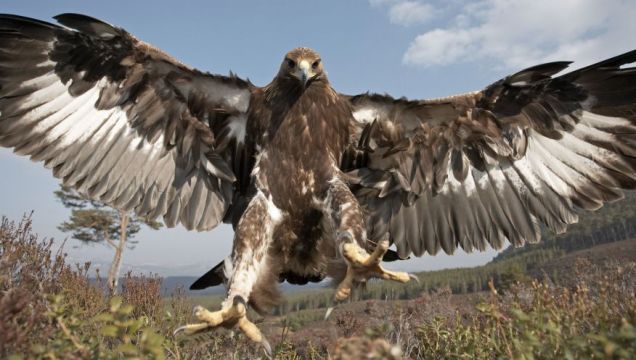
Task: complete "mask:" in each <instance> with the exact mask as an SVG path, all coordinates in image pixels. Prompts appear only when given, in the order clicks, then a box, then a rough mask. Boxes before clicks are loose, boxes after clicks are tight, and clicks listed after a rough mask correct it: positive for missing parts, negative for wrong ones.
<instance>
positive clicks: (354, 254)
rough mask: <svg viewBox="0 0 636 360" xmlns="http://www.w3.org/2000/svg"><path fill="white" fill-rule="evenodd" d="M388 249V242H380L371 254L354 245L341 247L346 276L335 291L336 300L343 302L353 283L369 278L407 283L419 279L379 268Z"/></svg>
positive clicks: (404, 273) (349, 244)
mask: <svg viewBox="0 0 636 360" xmlns="http://www.w3.org/2000/svg"><path fill="white" fill-rule="evenodd" d="M388 249H389V242H388V241H381V242H380V243H378V245H377V246H376V248H375V250H374V251H373V253H371V254H368V253H367V252H366V251H365V250H364V249H363V248H361V247H360V246H359V245H358V244H356V243H345V244H344V245H342V255H343V256H344V258H345V260H346V261H347V265H348V266H347V274H346V275H345V278H344V280H342V282H341V283H340V284H339V285H338V288H337V289H336V295H335V298H336V300H338V301H340V300H345V299H347V298H348V297H349V295H351V288H352V287H353V284H354V282H365V281H367V280H368V279H370V278H380V279H384V280H391V281H397V282H401V283H407V282H409V281H410V280H415V281H418V280H419V279H418V278H417V277H416V276H415V275H412V274H409V273H407V272H403V271H390V270H386V269H384V268H383V267H382V266H380V262H381V261H382V257H383V256H384V254H385V253H386V252H387V250H388Z"/></svg>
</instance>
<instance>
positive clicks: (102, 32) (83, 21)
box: [53, 13, 123, 37]
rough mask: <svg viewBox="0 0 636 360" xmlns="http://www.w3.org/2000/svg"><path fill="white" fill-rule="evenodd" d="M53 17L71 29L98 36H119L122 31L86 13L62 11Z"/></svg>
mask: <svg viewBox="0 0 636 360" xmlns="http://www.w3.org/2000/svg"><path fill="white" fill-rule="evenodd" d="M53 18H54V19H55V20H57V21H58V22H59V23H60V24H62V25H64V26H68V27H69V28H71V29H75V30H78V31H80V32H82V33H85V34H90V35H95V36H98V37H114V36H120V35H122V32H123V31H122V30H121V29H119V28H117V27H115V26H113V25H111V24H109V23H106V22H104V21H102V20H99V19H96V18H94V17H91V16H87V15H82V14H75V13H64V14H59V15H56V16H54V17H53Z"/></svg>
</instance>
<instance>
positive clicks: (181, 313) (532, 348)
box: [0, 219, 636, 359]
mask: <svg viewBox="0 0 636 360" xmlns="http://www.w3.org/2000/svg"><path fill="white" fill-rule="evenodd" d="M612 246H613V247H608V246H607V245H606V247H605V248H603V247H597V248H595V249H598V250H594V252H595V253H598V254H621V256H626V257H622V258H620V259H619V260H618V261H617V260H612V257H611V256H609V255H608V256H605V257H603V256H599V257H597V258H593V259H591V260H590V259H587V258H585V257H578V256H574V255H576V254H575V253H568V254H566V252H567V249H563V248H553V247H545V248H535V249H534V250H533V251H524V252H518V253H511V254H509V255H506V256H502V257H501V258H500V259H498V260H497V261H495V262H492V263H490V264H488V265H486V266H483V267H478V268H473V269H454V270H447V271H437V272H431V273H422V274H419V277H420V280H421V283H420V285H416V284H411V285H408V286H394V285H392V284H387V283H385V282H377V283H376V282H374V283H371V284H369V286H368V289H367V290H368V291H367V292H365V293H363V294H364V295H362V294H360V293H359V294H358V298H357V299H354V300H353V301H350V302H347V303H344V304H337V305H336V306H335V307H334V308H333V311H332V312H331V315H330V316H329V318H328V319H326V320H325V319H324V317H325V312H326V307H328V306H331V305H333V304H332V303H331V302H330V301H331V300H330V298H331V296H332V292H331V291H329V290H313V291H311V292H310V293H306V294H302V293H301V294H298V295H295V296H292V297H291V298H290V299H289V301H288V303H287V305H286V307H283V306H281V307H280V308H279V309H278V310H277V311H278V313H277V314H273V315H271V316H267V317H265V318H262V319H260V320H257V322H258V323H259V326H260V327H261V328H262V329H263V330H264V331H265V333H266V335H267V337H268V339H269V340H270V343H271V344H272V347H273V356H274V357H275V358H277V359H327V358H329V357H331V358H334V359H360V358H373V359H409V358H412V359H418V358H423V359H429V358H431V359H446V358H455V359H464V358H481V359H493V358H524V359H552V358H566V359H567V358H571V359H578V358H602V359H605V358H616V359H627V358H633V357H634V356H636V328H635V327H634V326H636V294H635V292H636V263H634V260H635V259H636V256H633V255H635V254H636V242H635V241H633V240H631V241H624V242H621V243H616V245H612ZM52 249H53V246H52V242H51V241H49V240H42V239H38V238H37V236H36V235H34V234H33V233H32V232H31V229H30V221H29V219H25V220H24V221H22V222H21V223H19V224H15V223H11V222H9V221H7V220H3V221H2V224H0V358H10V359H201V358H214V359H217V358H218V359H245V358H259V357H260V358H263V357H264V354H263V352H262V350H261V349H259V348H258V347H256V346H253V345H252V344H250V343H249V342H247V341H246V340H245V339H244V338H243V336H242V335H241V334H239V333H235V332H232V331H228V330H225V329H220V330H216V331H214V332H208V333H203V334H200V335H196V336H194V337H183V336H180V337H173V336H172V335H171V333H172V331H173V330H174V329H175V328H176V327H177V326H178V325H181V324H184V323H186V322H188V321H192V318H191V309H192V306H193V305H194V303H195V302H200V300H203V299H201V298H197V299H196V300H193V299H191V298H188V297H186V296H185V295H184V292H183V291H181V290H180V289H177V290H176V291H174V292H173V294H172V296H169V297H162V295H161V294H162V291H161V290H162V283H161V278H159V277H157V276H143V275H135V274H131V273H128V274H126V276H125V277H124V278H123V280H122V291H121V294H120V296H117V297H111V296H110V295H109V292H108V291H107V289H106V288H107V286H106V284H105V282H104V281H102V280H100V279H99V277H98V279H97V282H95V281H90V280H91V279H90V277H94V273H93V272H92V270H91V269H90V266H89V264H81V265H71V264H68V263H67V262H66V259H65V256H64V254H63V253H62V252H58V253H54V252H52ZM599 259H603V260H602V261H600V260H599ZM608 259H609V260H608ZM566 261H569V267H568V266H566V265H567V264H565V262H566ZM543 269H552V270H549V271H547V272H546V271H543ZM564 272H568V274H569V276H567V277H566V276H563V273H564ZM208 302H209V304H212V303H214V302H215V300H214V299H208ZM209 304H206V305H209ZM251 316H252V318H254V319H258V316H257V315H256V314H252V315H251Z"/></svg>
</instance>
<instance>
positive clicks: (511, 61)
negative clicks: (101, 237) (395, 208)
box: [0, 0, 636, 275]
mask: <svg viewBox="0 0 636 360" xmlns="http://www.w3.org/2000/svg"><path fill="white" fill-rule="evenodd" d="M2 12H7V13H15V14H19V15H24V16H30V17H35V18H39V19H42V20H48V21H52V19H51V17H52V16H54V15H56V14H59V13H63V12H78V13H84V14H87V15H91V16H94V17H97V18H100V19H102V20H105V21H107V22H110V23H112V24H115V25H117V26H120V27H123V28H125V29H126V30H128V31H129V32H131V33H132V34H134V35H135V36H137V37H138V38H140V39H142V40H144V41H147V42H150V43H152V44H153V45H155V46H157V47H159V48H161V49H163V50H165V51H167V52H168V53H170V54H171V55H173V56H174V57H176V58H177V59H179V60H181V61H183V62H184V63H186V64H189V65H191V66H194V67H197V68H199V69H202V70H206V71H210V72H213V73H220V74H227V73H228V72H229V71H230V70H231V71H233V72H235V73H236V74H238V75H239V76H241V77H248V78H249V79H250V80H251V81H252V82H254V83H255V84H256V85H265V84H266V83H268V82H269V81H270V80H271V79H272V78H273V76H274V75H275V73H276V71H277V69H278V66H279V64H280V61H281V60H282V57H283V55H284V54H285V52H287V51H288V50H290V49H292V48H294V47H297V46H309V47H312V48H314V49H316V50H317V51H319V52H320V53H321V55H322V58H323V62H324V65H325V68H326V70H327V72H328V74H329V78H330V81H331V83H332V84H333V86H334V87H335V88H336V89H337V90H339V91H341V92H343V93H348V94H355V93H360V92H365V91H372V92H381V93H384V92H386V93H389V94H391V95H393V96H407V97H409V98H427V97H439V96H445V95H451V94H454V93H461V92H466V91H472V90H477V89H480V88H483V87H484V86H486V85H487V84H489V83H490V82H493V81H495V80H497V79H499V78H500V77H502V76H505V75H507V74H509V73H512V72H514V71H516V70H520V69H521V68H523V67H524V66H529V65H532V64H535V63H538V62H541V61H548V60H555V59H560V60H578V61H580V62H579V63H577V66H580V65H585V64H587V63H590V62H592V61H595V60H599V59H602V58H605V57H609V56H612V55H615V54H617V53H620V52H623V51H627V50H630V49H631V48H634V47H636V43H635V42H633V40H632V39H633V34H635V33H636V25H635V24H634V23H636V22H633V19H634V18H636V5H635V4H634V2H628V1H620V0H610V1H604V2H601V1H592V0H562V1H558V2H554V1H543V0H535V1H529V0H519V1H514V2H510V1H503V0H482V1H462V0H450V1H443V2H442V1H440V2H430V1H414V0H407V1H405V0H371V1H363V0H356V1H341V0H333V1H311V2H309V1H271V2H270V1H268V2H266V1H226V2H221V1H181V2H179V3H177V2H174V1H112V0H111V1H102V2H89V1H64V0H56V1H48V2H42V1H28V0H20V1H4V2H3V6H2ZM0 169H1V174H2V175H0V199H1V201H0V214H3V215H7V216H8V217H9V218H11V219H19V218H20V217H21V216H22V214H23V213H25V212H29V211H31V210H34V211H35V214H34V227H35V229H36V231H37V232H38V233H40V234H41V235H43V236H51V237H55V238H56V239H63V238H64V237H65V235H64V234H62V233H60V232H59V231H57V230H56V229H55V228H56V226H57V225H58V224H59V223H60V222H62V221H63V220H64V219H65V218H66V217H67V216H68V211H67V210H66V209H64V208H63V207H62V206H61V205H60V204H59V203H57V202H56V201H55V199H54V197H53V194H52V193H53V191H54V190H55V189H56V188H57V183H58V182H57V181H56V180H55V179H54V178H53V177H52V175H51V174H50V173H49V171H48V170H46V169H44V168H43V167H42V166H41V165H40V164H35V163H31V162H30V161H29V160H28V159H26V158H20V157H17V156H15V155H13V154H12V153H11V152H10V151H8V150H6V149H0ZM137 239H138V240H139V243H138V245H137V247H136V248H135V249H134V250H133V251H128V252H127V253H126V254H125V255H124V263H125V268H131V267H132V268H135V269H138V270H156V271H160V272H161V273H162V274H164V275H167V274H192V275H197V274H198V273H200V272H202V271H205V270H207V268H209V266H211V265H214V264H216V263H217V262H218V261H220V260H221V259H222V258H223V257H225V256H226V255H227V254H228V253H229V251H230V246H231V239H232V231H231V228H230V227H228V226H221V227H219V228H217V229H215V230H214V231H212V232H211V233H189V232H187V231H185V230H183V229H180V228H178V229H170V230H165V229H164V230H161V231H158V232H151V231H144V232H142V233H141V234H140V235H139V236H138V237H137ZM78 244H79V243H78V242H77V241H74V240H69V241H68V243H67V246H66V249H67V252H68V253H69V256H70V258H71V259H72V260H73V261H80V262H83V261H87V260H90V261H93V262H95V263H108V262H109V261H110V258H111V251H110V249H108V248H107V247H105V246H82V247H79V248H75V246H76V245H78ZM494 253H495V252H494V251H489V252H486V253H483V254H472V255H466V254H459V255H456V256H453V257H448V256H443V255H438V256H436V257H430V256H426V257H424V258H422V259H416V260H409V261H406V262H401V263H400V264H394V265H393V267H394V268H400V269H407V270H420V269H436V268H442V267H454V266H468V265H475V264H480V263H484V262H486V261H488V260H489V259H490V258H492V256H493V255H494Z"/></svg>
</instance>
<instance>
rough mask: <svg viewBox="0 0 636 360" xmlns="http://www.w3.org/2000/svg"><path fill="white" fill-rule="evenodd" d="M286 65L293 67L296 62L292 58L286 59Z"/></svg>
mask: <svg viewBox="0 0 636 360" xmlns="http://www.w3.org/2000/svg"><path fill="white" fill-rule="evenodd" d="M287 66H289V67H290V68H292V69H293V68H294V66H296V63H295V62H294V60H292V59H287Z"/></svg>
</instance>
